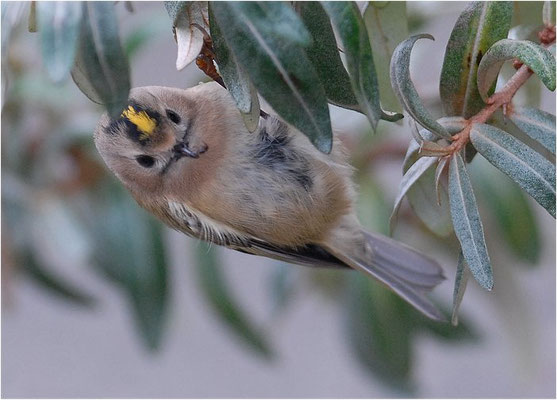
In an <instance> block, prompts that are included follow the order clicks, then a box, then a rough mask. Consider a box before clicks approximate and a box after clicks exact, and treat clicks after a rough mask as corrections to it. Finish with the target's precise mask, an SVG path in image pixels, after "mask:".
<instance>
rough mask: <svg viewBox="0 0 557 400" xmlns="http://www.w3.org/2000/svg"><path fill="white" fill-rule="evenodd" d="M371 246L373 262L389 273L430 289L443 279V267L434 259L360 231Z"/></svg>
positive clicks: (392, 241) (385, 238) (389, 239)
mask: <svg viewBox="0 0 557 400" xmlns="http://www.w3.org/2000/svg"><path fill="white" fill-rule="evenodd" d="M362 232H363V234H364V237H365V238H366V240H367V243H368V245H369V246H370V248H371V251H372V256H373V262H375V263H376V264H377V265H379V266H381V267H384V268H385V269H387V271H389V273H390V274H391V275H394V276H395V277H397V278H399V279H401V280H403V281H405V282H407V283H409V284H411V285H412V286H416V287H420V288H422V289H424V290H426V291H430V290H431V289H433V288H434V287H435V286H437V285H438V284H439V283H441V282H442V281H443V280H445V276H444V275H443V269H442V268H441V266H440V265H439V264H437V262H436V261H435V260H432V259H431V258H429V257H427V256H425V255H423V254H422V253H419V252H418V251H416V250H414V249H413V248H411V247H408V246H406V245H404V244H403V243H400V242H397V241H396V240H393V239H391V238H388V237H386V236H383V235H379V234H373V233H369V232H366V231H362Z"/></svg>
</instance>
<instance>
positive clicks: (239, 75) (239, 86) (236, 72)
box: [209, 10, 260, 132]
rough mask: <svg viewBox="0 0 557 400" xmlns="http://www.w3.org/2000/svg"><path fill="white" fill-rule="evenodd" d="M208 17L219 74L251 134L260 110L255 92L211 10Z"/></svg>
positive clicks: (255, 126) (257, 122) (254, 128)
mask: <svg viewBox="0 0 557 400" xmlns="http://www.w3.org/2000/svg"><path fill="white" fill-rule="evenodd" d="M209 16H210V18H209V21H210V26H211V38H212V40H213V49H214V51H215V59H216V61H217V65H218V67H219V73H220V75H221V76H222V79H223V80H224V83H225V85H226V89H227V90H228V91H229V92H230V94H231V95H232V98H234V101H235V102H236V107H238V110H239V111H240V113H241V114H242V117H243V119H244V124H245V125H246V128H248V130H249V131H250V132H253V131H255V130H256V129H257V127H258V126H259V112H260V108H259V98H258V97H257V90H255V87H254V86H253V84H252V83H251V81H250V79H249V76H248V75H247V74H246V72H245V71H244V70H243V69H242V67H241V66H240V64H239V63H238V61H237V60H236V56H235V55H234V53H232V51H230V49H229V47H228V44H227V43H226V40H225V39H224V37H223V36H222V33H221V31H220V28H219V26H218V24H217V22H216V19H215V18H214V17H213V15H212V11H211V10H210V11H209Z"/></svg>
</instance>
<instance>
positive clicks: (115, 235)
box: [86, 183, 168, 349]
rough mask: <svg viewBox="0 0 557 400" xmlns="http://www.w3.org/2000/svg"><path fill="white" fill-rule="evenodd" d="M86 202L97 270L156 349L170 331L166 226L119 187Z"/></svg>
mask: <svg viewBox="0 0 557 400" xmlns="http://www.w3.org/2000/svg"><path fill="white" fill-rule="evenodd" d="M88 201H89V202H90V205H91V208H92V210H91V211H90V212H88V213H87V214H86V215H87V217H86V218H88V223H89V226H90V229H91V230H92V235H91V237H92V238H93V239H94V245H95V251H94V252H93V261H94V263H95V266H96V267H97V268H98V269H99V271H100V272H102V273H103V274H104V275H105V276H107V277H108V278H110V279H111V280H112V281H113V283H115V284H116V285H117V286H118V287H119V288H120V289H121V290H122V292H123V293H124V294H125V295H126V296H127V297H128V301H129V304H130V307H131V308H132V310H133V316H134V319H135V323H136V325H137V326H138V329H139V331H140V333H141V336H142V339H143V340H144V342H145V344H146V345H147V346H148V348H150V349H156V348H157V347H158V346H159V345H160V343H161V339H162V335H163V333H164V329H165V328H166V317H167V306H168V276H167V263H168V260H167V257H166V249H165V246H164V243H163V235H162V233H163V229H162V224H161V223H160V222H158V221H156V220H155V219H154V218H153V217H151V216H150V215H148V214H146V213H145V212H144V211H143V210H141V209H140V208H139V206H138V205H137V204H135V202H134V201H133V200H132V198H131V197H130V196H129V194H128V193H127V192H126V191H125V190H124V189H123V188H122V187H121V186H117V185H116V184H112V183H111V184H109V185H105V186H102V187H100V188H97V189H95V192H94V193H90V195H89V196H88Z"/></svg>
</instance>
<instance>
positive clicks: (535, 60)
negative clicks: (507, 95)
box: [478, 39, 555, 99]
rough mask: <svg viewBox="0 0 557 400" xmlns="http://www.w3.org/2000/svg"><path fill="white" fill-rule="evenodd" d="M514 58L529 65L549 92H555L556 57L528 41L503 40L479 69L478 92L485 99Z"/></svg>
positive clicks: (486, 55) (488, 52)
mask: <svg viewBox="0 0 557 400" xmlns="http://www.w3.org/2000/svg"><path fill="white" fill-rule="evenodd" d="M514 58H518V59H519V60H520V61H522V62H523V63H524V64H526V65H528V67H529V68H530V69H531V70H532V71H534V73H535V74H536V75H537V76H538V77H539V78H540V80H541V81H542V82H543V84H544V85H545V86H546V87H547V88H548V89H549V90H551V91H554V90H555V57H553V55H552V54H551V52H550V51H549V50H547V49H546V48H544V47H542V46H540V45H539V44H536V43H533V42H530V41H528V40H512V39H502V40H499V41H498V42H497V43H495V44H494V45H493V46H491V47H490V49H489V50H488V51H487V53H486V54H485V55H484V57H483V58H482V61H481V62H480V65H479V67H478V90H479V92H480V94H481V96H482V98H483V99H487V97H488V90H489V88H490V87H491V85H492V84H493V82H494V81H495V80H496V79H497V75H498V74H499V71H500V70H501V66H502V65H503V63H504V62H505V61H507V60H511V59H514Z"/></svg>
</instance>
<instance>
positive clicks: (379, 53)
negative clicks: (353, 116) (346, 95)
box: [364, 1, 408, 112]
mask: <svg viewBox="0 0 557 400" xmlns="http://www.w3.org/2000/svg"><path fill="white" fill-rule="evenodd" d="M364 22H365V25H366V28H367V32H368V36H369V41H370V43H371V49H372V51H373V60H374V62H375V69H376V71H377V81H378V83H379V93H380V94H381V104H382V105H383V107H385V108H386V109H388V110H393V111H397V112H402V108H401V106H400V104H399V102H398V99H397V97H396V95H395V93H394V92H393V88H392V87H391V81H390V79H389V64H390V61H391V57H392V55H393V52H394V50H395V48H396V46H397V45H398V44H399V43H400V42H402V41H403V40H404V39H406V38H407V37H408V20H407V17H406V2H404V1H389V2H386V3H383V4H382V3H380V2H374V1H372V2H369V5H368V6H367V8H366V11H365V12H364Z"/></svg>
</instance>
